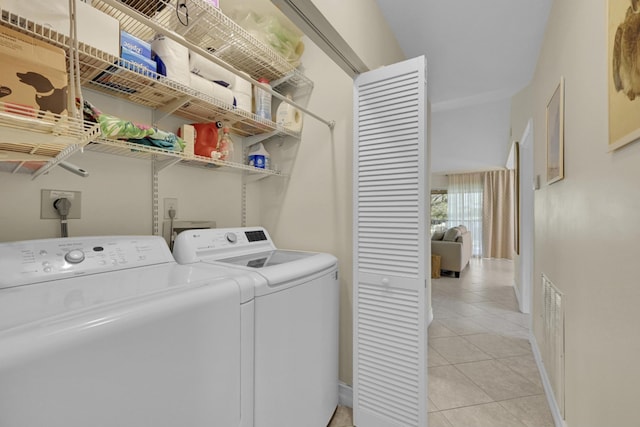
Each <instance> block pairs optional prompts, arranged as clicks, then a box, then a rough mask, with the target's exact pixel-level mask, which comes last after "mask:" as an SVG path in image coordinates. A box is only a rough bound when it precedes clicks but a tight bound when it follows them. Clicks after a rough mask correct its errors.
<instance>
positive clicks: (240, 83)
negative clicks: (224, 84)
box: [232, 73, 253, 95]
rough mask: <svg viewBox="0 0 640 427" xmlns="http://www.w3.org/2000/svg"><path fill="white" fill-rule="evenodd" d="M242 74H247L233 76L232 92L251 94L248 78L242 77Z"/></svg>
mask: <svg viewBox="0 0 640 427" xmlns="http://www.w3.org/2000/svg"><path fill="white" fill-rule="evenodd" d="M242 76H247V77H249V76H248V75H247V74H245V73H240V74H239V75H236V76H234V77H235V81H234V82H233V86H232V88H233V92H234V93H242V94H245V95H252V94H253V91H252V86H251V82H250V81H249V80H246V79H243V78H242Z"/></svg>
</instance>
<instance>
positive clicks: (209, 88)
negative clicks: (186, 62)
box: [191, 73, 236, 105]
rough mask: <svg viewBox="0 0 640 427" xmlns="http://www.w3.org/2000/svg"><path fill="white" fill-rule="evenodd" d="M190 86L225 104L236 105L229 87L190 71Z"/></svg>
mask: <svg viewBox="0 0 640 427" xmlns="http://www.w3.org/2000/svg"><path fill="white" fill-rule="evenodd" d="M191 88H192V89H194V90H197V91H198V92H201V93H203V94H205V95H209V96H211V97H212V98H215V99H217V100H219V101H222V102H223V103H225V104H229V105H236V104H235V98H234V96H233V92H232V91H231V89H228V88H226V87H224V86H221V85H219V84H217V83H214V82H212V81H209V80H207V79H205V78H203V77H200V76H198V75H196V74H193V73H191Z"/></svg>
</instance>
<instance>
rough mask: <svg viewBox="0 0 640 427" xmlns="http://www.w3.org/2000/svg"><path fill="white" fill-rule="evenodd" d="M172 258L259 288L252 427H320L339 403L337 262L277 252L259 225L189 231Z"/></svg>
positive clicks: (330, 258)
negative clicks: (233, 274) (240, 276)
mask: <svg viewBox="0 0 640 427" xmlns="http://www.w3.org/2000/svg"><path fill="white" fill-rule="evenodd" d="M173 255H174V257H175V258H176V261H178V262H179V263H181V264H193V263H200V264H206V265H210V266H216V267H219V266H227V267H229V266H230V267H232V268H234V269H237V270H238V271H241V272H243V273H244V274H247V275H250V277H252V278H253V280H254V281H255V283H256V288H255V384H254V387H255V402H254V404H255V410H254V422H255V427H300V426H305V427H325V426H326V425H327V424H328V423H329V421H330V419H331V416H332V414H333V412H334V410H335V408H336V406H337V404H338V318H339V289H338V268H337V260H336V258H335V257H334V256H332V255H329V254H323V253H311V252H300V251H286V250H278V249H277V248H276V247H275V245H274V244H273V242H272V240H271V238H270V237H269V234H268V233H267V231H266V230H265V229H264V228H261V227H250V228H230V229H210V230H196V231H195V232H190V231H186V232H183V233H181V234H179V235H178V237H177V238H176V240H175V243H174V247H173ZM196 265H197V264H196Z"/></svg>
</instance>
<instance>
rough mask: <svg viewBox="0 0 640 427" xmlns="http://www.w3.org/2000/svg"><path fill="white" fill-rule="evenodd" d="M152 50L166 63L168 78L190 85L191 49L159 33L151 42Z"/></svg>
mask: <svg viewBox="0 0 640 427" xmlns="http://www.w3.org/2000/svg"><path fill="white" fill-rule="evenodd" d="M151 50H153V52H154V53H155V54H156V55H157V56H159V57H160V59H161V61H162V63H164V66H165V70H166V75H167V78H169V79H171V80H173V81H176V82H179V83H182V84H184V85H186V86H189V84H190V83H191V76H190V73H189V49H187V48H186V47H184V46H182V45H181V44H179V43H178V42H175V41H173V40H171V39H169V38H167V37H165V36H163V35H157V36H156V38H155V39H154V40H153V41H152V42H151ZM156 62H158V61H156ZM158 72H159V73H160V68H158Z"/></svg>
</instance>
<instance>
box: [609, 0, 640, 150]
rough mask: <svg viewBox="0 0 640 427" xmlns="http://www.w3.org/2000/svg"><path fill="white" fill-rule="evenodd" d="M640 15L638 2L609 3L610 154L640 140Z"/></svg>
mask: <svg viewBox="0 0 640 427" xmlns="http://www.w3.org/2000/svg"><path fill="white" fill-rule="evenodd" d="M639 12H640V6H639V5H638V4H637V2H636V1H635V0H633V1H632V0H607V31H608V39H607V80H608V83H607V88H608V103H609V105H608V106H609V141H608V148H609V150H608V151H614V150H617V149H618V148H620V147H623V146H625V145H627V144H629V143H631V142H634V141H637V140H639V139H640V122H638V117H639V116H640V89H639V88H638V87H637V84H636V82H635V79H636V77H635V76H637V75H638V72H639V71H640V70H639V68H640V65H639V64H638V62H637V61H636V60H635V52H636V51H637V48H638V47H637V44H638V42H639V40H638V37H637V32H638V31H639V30H640V28H639V27H640V22H638V20H637V19H635V17H637V15H638V13H639Z"/></svg>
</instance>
